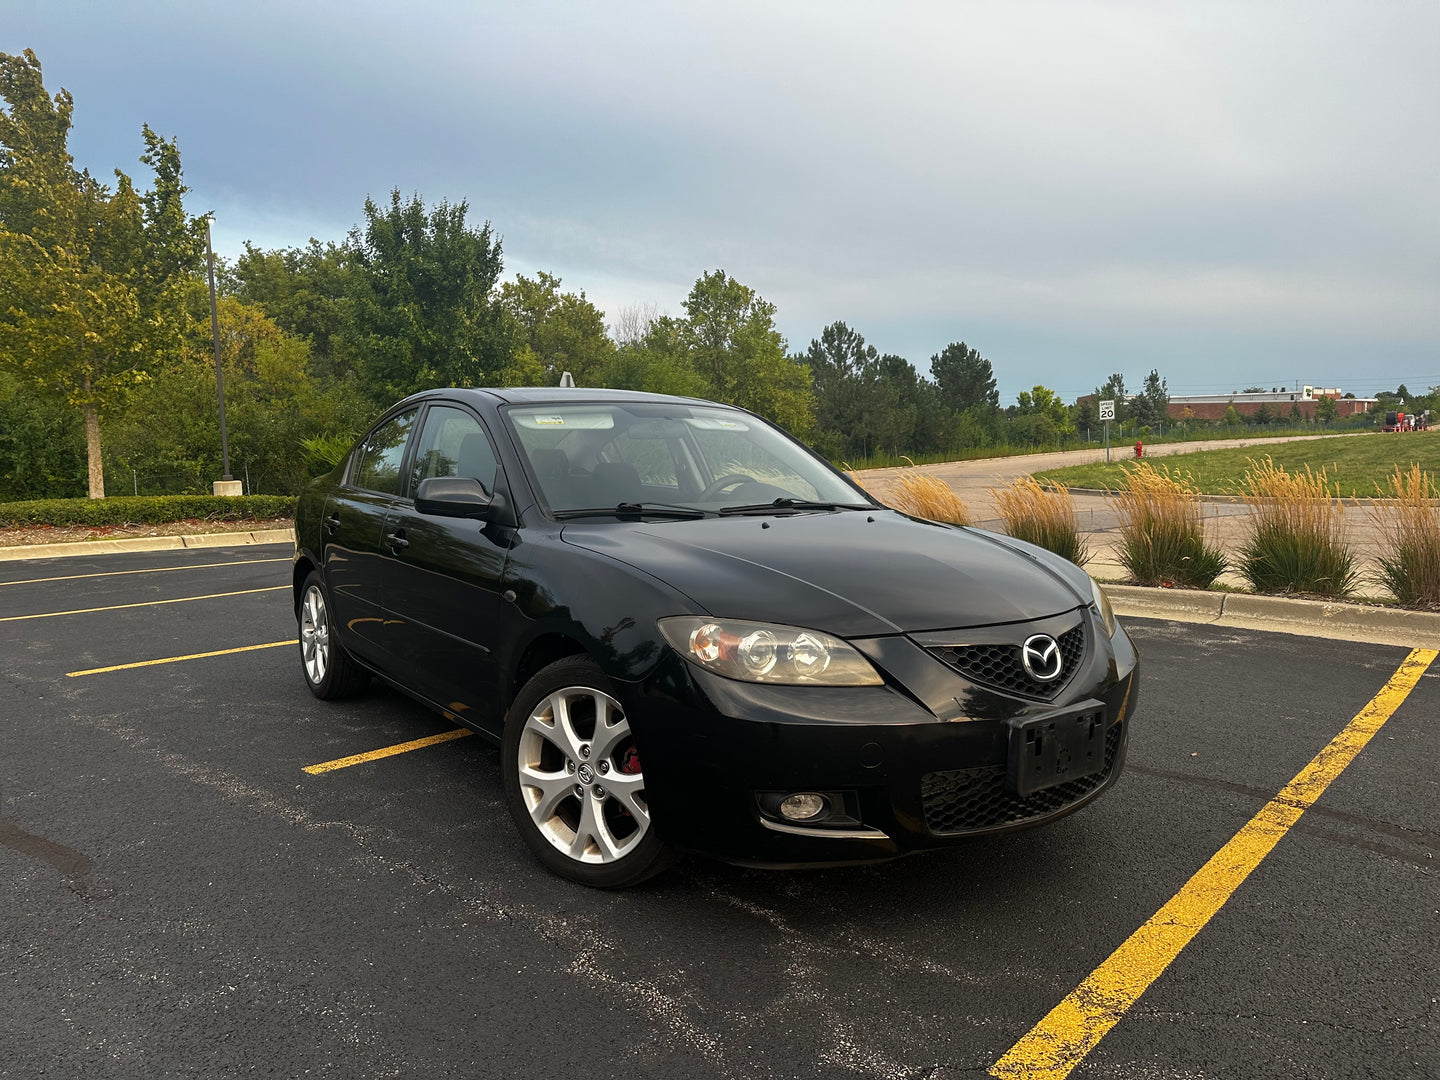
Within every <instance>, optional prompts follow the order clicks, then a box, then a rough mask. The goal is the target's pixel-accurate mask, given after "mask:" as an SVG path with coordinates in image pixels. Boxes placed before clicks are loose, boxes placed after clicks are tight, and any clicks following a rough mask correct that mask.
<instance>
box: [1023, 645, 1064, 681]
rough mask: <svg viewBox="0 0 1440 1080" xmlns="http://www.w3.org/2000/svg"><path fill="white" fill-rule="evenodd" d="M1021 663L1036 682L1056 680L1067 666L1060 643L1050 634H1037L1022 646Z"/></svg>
mask: <svg viewBox="0 0 1440 1080" xmlns="http://www.w3.org/2000/svg"><path fill="white" fill-rule="evenodd" d="M1020 663H1022V664H1024V665H1025V670H1026V672H1027V673H1028V674H1029V675H1030V677H1031V678H1032V679H1034V680H1035V681H1036V682H1054V681H1055V680H1056V679H1058V678H1059V677H1060V672H1061V671H1063V670H1064V668H1065V658H1064V657H1062V656H1061V655H1060V643H1059V642H1058V641H1056V640H1055V639H1054V638H1053V637H1051V636H1050V635H1049V634H1035V635H1033V636H1031V637H1028V638H1026V639H1025V644H1024V645H1021V646H1020Z"/></svg>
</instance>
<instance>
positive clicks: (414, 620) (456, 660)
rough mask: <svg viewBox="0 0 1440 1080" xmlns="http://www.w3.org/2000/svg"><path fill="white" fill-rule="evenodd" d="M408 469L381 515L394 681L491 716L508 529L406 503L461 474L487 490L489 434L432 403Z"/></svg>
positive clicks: (471, 713)
mask: <svg viewBox="0 0 1440 1080" xmlns="http://www.w3.org/2000/svg"><path fill="white" fill-rule="evenodd" d="M408 472H409V476H408V479H407V485H406V494H407V495H408V498H406V499H405V500H403V501H402V502H400V503H398V504H396V505H395V506H394V507H393V508H392V509H391V511H390V513H389V515H388V517H387V524H386V528H385V538H386V542H387V544H389V545H390V546H389V547H388V548H387V550H386V558H385V561H384V581H383V585H382V593H383V597H384V609H385V622H384V624H383V625H384V634H385V640H386V644H387V648H388V649H389V650H390V651H391V652H392V653H393V654H394V656H395V657H396V660H397V662H399V663H400V664H401V665H403V669H402V670H403V675H402V679H403V681H405V682H407V683H410V684H412V685H415V686H416V687H417V689H419V690H420V691H421V692H422V693H424V694H425V695H426V696H427V697H429V698H431V699H432V700H434V701H436V702H438V703H440V704H442V705H446V706H448V707H449V708H450V709H451V710H452V711H454V712H455V713H457V714H463V715H465V716H466V718H467V719H474V720H478V721H480V722H482V723H483V722H485V721H486V720H493V719H494V713H495V708H494V705H495V696H496V692H497V690H498V673H497V670H496V662H495V654H496V645H497V642H496V622H497V618H498V615H499V607H500V599H499V593H500V589H501V584H500V581H501V575H502V573H503V572H504V569H505V558H506V553H507V551H508V550H509V549H508V540H509V538H510V535H511V533H510V530H509V529H506V528H504V527H501V526H494V525H489V524H487V523H486V522H484V521H479V520H476V519H475V518H451V517H437V516H431V515H428V514H421V513H420V512H418V511H417V510H416V509H415V504H414V501H413V499H414V496H415V493H416V490H417V489H418V488H419V486H420V482H421V481H422V480H425V479H428V478H430V477H444V476H468V477H471V478H473V479H475V480H478V481H480V484H481V485H482V486H483V487H484V488H485V490H486V492H487V493H488V492H494V491H495V487H496V480H497V476H498V473H499V466H498V464H497V462H496V457H495V450H494V446H493V444H492V442H491V440H490V436H489V433H488V432H487V431H486V429H485V426H484V424H482V423H481V421H480V419H479V418H478V417H477V416H475V415H474V414H473V413H471V412H470V411H469V410H468V409H465V408H462V407H461V406H459V405H457V404H451V403H432V404H431V405H430V406H429V407H428V408H427V409H426V411H425V416H424V419H423V421H422V426H421V430H420V434H419V436H418V439H417V441H416V448H415V453H414V454H413V456H412V458H411V460H410V464H409V466H408Z"/></svg>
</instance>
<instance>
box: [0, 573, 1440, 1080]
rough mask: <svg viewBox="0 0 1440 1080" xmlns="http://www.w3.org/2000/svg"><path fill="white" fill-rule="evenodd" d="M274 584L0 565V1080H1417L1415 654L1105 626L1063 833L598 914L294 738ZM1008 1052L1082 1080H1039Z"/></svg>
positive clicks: (1419, 860) (360, 748)
mask: <svg viewBox="0 0 1440 1080" xmlns="http://www.w3.org/2000/svg"><path fill="white" fill-rule="evenodd" d="M288 554H289V553H288V551H287V550H285V549H283V548H270V547H247V548H235V549H210V550H202V551H194V552H173V551H172V552H160V553H154V554H149V555H121V556H108V557H105V558H96V559H64V560H51V561H47V562H32V563H9V564H5V565H3V566H0V655H3V656H4V657H5V661H4V665H3V671H4V676H5V678H4V682H3V685H0V718H3V723H0V882H3V884H0V897H3V910H4V913H5V915H6V916H7V917H6V918H5V919H4V921H3V924H0V925H3V931H0V933H3V935H4V940H3V946H0V986H3V987H4V988H5V989H4V990H3V991H0V1017H3V1019H0V1076H16V1077H21V1076H23V1077H31V1076H44V1075H54V1076H75V1075H86V1076H93V1077H110V1076H115V1077H120V1076H146V1077H151V1076H169V1075H182V1074H183V1075H231V1074H237V1073H242V1072H247V1071H253V1072H256V1073H262V1074H276V1075H285V1076H297V1075H304V1074H307V1073H309V1074H317V1075H334V1076H345V1077H352V1076H387V1075H395V1076H400V1075H417V1074H428V1075H431V1076H437V1077H443V1076H456V1077H460V1076H464V1077H474V1076H502V1075H503V1076H532V1075H533V1076H544V1077H553V1076H555V1075H560V1074H577V1073H578V1074H583V1075H588V1076H618V1075H625V1076H627V1077H631V1076H633V1077H675V1076H686V1077H691V1076H694V1077H710V1076H713V1077H746V1078H748V1077H766V1078H768V1077H774V1078H781V1077H853V1076H864V1077H869V1076H876V1077H917V1078H919V1077H928V1078H933V1080H940V1078H944V1077H952V1076H953V1077H958V1076H983V1075H987V1074H989V1072H990V1071H991V1070H992V1069H995V1070H996V1072H997V1073H1001V1074H1006V1075H1054V1076H1063V1075H1067V1074H1068V1075H1071V1076H1075V1077H1097V1078H1098V1077H1170V1076H1185V1077H1211V1076H1244V1077H1272V1076H1273V1077H1350V1076H1353V1077H1361V1076H1386V1077H1422V1076H1433V1075H1435V1064H1434V1063H1435V1062H1436V1061H1440V1012H1437V1005H1436V998H1437V996H1440V993H1437V990H1440V988H1437V986H1436V975H1435V972H1436V967H1437V965H1436V959H1437V956H1436V948H1437V946H1436V942H1437V940H1440V916H1437V909H1440V887H1437V878H1436V873H1435V856H1436V851H1437V848H1440V835H1437V832H1440V825H1437V821H1436V810H1435V808H1436V806H1437V805H1440V779H1437V774H1436V768H1435V766H1436V762H1437V760H1440V735H1437V723H1440V662H1434V663H1429V666H1428V668H1427V667H1425V664H1426V663H1428V662H1429V661H1428V657H1429V655H1430V654H1426V653H1417V654H1413V655H1412V654H1410V653H1409V652H1408V651H1407V650H1406V649H1401V648H1390V647H1383V646H1369V645H1355V644H1352V643H1340V642H1330V641H1326V640H1322V639H1313V638H1303V639H1302V638H1294V637H1288V636H1284V635H1274V634H1262V633H1244V632H1240V633H1237V632H1235V631H1233V630H1216V629H1214V628H1210V627H1205V626H1195V625H1182V624H1178V623H1164V622H1152V621H1139V620H1136V621H1130V622H1128V623H1127V625H1129V627H1130V628H1131V630H1132V633H1133V635H1134V637H1135V638H1136V640H1137V642H1138V643H1139V645H1140V648H1141V652H1142V656H1143V662H1144V668H1143V685H1142V689H1141V700H1140V709H1139V712H1138V714H1137V719H1136V722H1135V727H1134V729H1133V734H1132V743H1131V750H1130V759H1129V763H1128V765H1127V770H1126V773H1125V775H1124V776H1123V778H1122V780H1121V781H1120V783H1119V784H1118V785H1117V787H1116V789H1115V790H1114V791H1113V792H1112V793H1111V794H1109V795H1108V796H1107V797H1105V798H1103V799H1101V800H1099V801H1098V802H1096V803H1095V804H1093V805H1092V806H1090V807H1088V808H1086V809H1085V810H1083V811H1081V812H1079V813H1077V814H1075V815H1072V816H1070V817H1068V818H1066V819H1064V820H1062V821H1061V822H1058V823H1056V824H1055V825H1052V826H1050V827H1048V828H1044V829H1039V830H1035V831H1031V832H1028V833H1023V834H1019V835H1014V836H1010V837H1003V838H998V839H993V840H977V841H975V842H973V843H971V844H968V845H966V846H964V847H961V848H959V849H956V850H953V851H948V852H941V853H935V854H930V855H924V856H918V857H914V858H911V859H906V860H902V861H899V862H895V863H889V864H884V865H879V866H871V867H861V868H852V869H845V870H827V871H811V872H803V873H801V872H765V871H754V870H741V869H736V868H732V867H728V866H724V865H720V864H716V863H711V862H707V861H702V860H698V859H694V860H689V861H686V862H683V863H681V864H680V866H679V867H677V868H676V869H675V870H674V871H672V872H671V873H670V874H669V875H667V876H665V877H663V878H661V879H659V880H658V881H656V882H654V883H652V884H650V885H648V886H646V887H643V888H641V889H637V890H633V891H630V892H624V893H613V894H612V893H602V892H596V891H592V890H586V889H582V888H579V887H576V886H572V885H569V884H566V883H564V882H561V881H559V880H558V879H556V878H554V877H552V876H550V875H548V874H547V873H546V872H545V871H544V870H542V869H541V868H540V867H539V866H538V865H537V864H536V863H535V862H534V861H533V860H532V859H531V858H530V856H529V855H528V853H527V852H526V850H525V848H524V847H523V845H522V843H521V842H520V839H519V837H518V836H517V835H516V834H515V832H514V830H513V828H512V827H511V825H510V822H509V819H508V817H507V815H506V813H505V810H504V806H503V804H502V798H501V784H500V776H499V770H498V766H497V760H496V759H497V754H496V751H495V750H494V748H493V747H491V746H490V745H489V744H488V743H487V742H486V741H485V740H483V739H481V738H478V737H454V735H453V733H454V732H455V730H456V729H455V725H454V724H453V723H451V722H448V721H446V720H445V719H444V718H442V717H439V716H436V715H434V714H431V713H429V712H427V711H425V710H423V709H421V708H419V707H418V706H416V705H414V704H413V703H411V702H409V701H408V700H407V699H405V698H404V697H402V696H400V695H398V694H395V693H393V692H390V691H388V690H385V689H383V688H380V687H378V686H377V687H375V688H374V689H372V690H371V691H370V692H369V693H368V694H366V695H364V696H363V697H361V698H359V699H356V700H353V701H347V702H343V703H335V704H329V703H322V702H318V701H315V700H314V699H313V698H311V697H310V695H309V694H308V692H307V691H306V689H305V685H304V681H303V679H302V678H301V675H300V672H299V668H298V658H297V655H296V652H295V650H294V648H293V647H289V646H286V645H284V644H281V643H285V642H289V641H291V640H293V637H294V632H295V626H294V620H293V617H292V615H291V612H290V609H289V594H288V591H287V590H288V588H289V560H288ZM89 575H97V576H89ZM60 612H71V614H57V613H60ZM1415 644H1416V645H1428V646H1429V647H1431V648H1433V647H1434V646H1435V644H1436V643H1424V642H1417V643H1415ZM240 650H243V651H240ZM178 657H193V659H175V658H178ZM1407 657H1409V658H1410V664H1409V666H1408V668H1407V667H1406V661H1407ZM155 660H165V661H169V662H166V663H159V664H156V663H146V665H145V666H131V665H136V664H139V663H141V662H149V661H155ZM99 669H109V670H99ZM1404 670H1408V671H1410V672H1411V673H1412V674H1414V675H1415V678H1414V679H1412V680H1411V681H1412V682H1413V689H1407V691H1406V692H1405V693H1397V694H1392V695H1391V696H1390V697H1389V698H1387V697H1386V696H1385V693H1384V688H1385V687H1386V686H1387V684H1391V683H1392V681H1393V680H1394V679H1396V677H1397V674H1399V673H1401V672H1402V671H1404ZM82 673H87V674H82ZM1375 702H1382V703H1383V704H1384V705H1386V706H1387V707H1388V708H1389V709H1390V711H1389V712H1388V713H1386V715H1385V716H1384V717H1383V718H1381V717H1379V716H1378V715H1376V714H1375V708H1376V706H1375V705H1374V704H1373V703H1375ZM1367 709H1368V710H1370V711H1369V712H1367ZM1367 716H1368V717H1369V720H1367V721H1365V722H1364V723H1362V725H1361V726H1362V727H1366V730H1367V731H1369V732H1373V734H1371V736H1370V738H1369V741H1368V743H1365V744H1364V745H1363V747H1359V746H1356V745H1354V740H1353V739H1352V740H1350V742H1348V743H1347V742H1345V741H1344V740H1341V742H1342V743H1343V744H1344V745H1342V746H1341V749H1342V750H1346V752H1348V753H1350V755H1351V756H1350V757H1347V758H1345V759H1344V760H1343V761H1342V760H1341V758H1340V757H1339V756H1337V755H1338V754H1339V753H1340V751H1339V750H1335V751H1333V752H1330V753H1327V755H1325V756H1324V758H1323V760H1322V765H1323V767H1324V768H1325V769H1326V770H1328V771H1327V773H1326V780H1327V782H1328V786H1326V787H1324V789H1323V793H1320V794H1318V798H1316V799H1315V801H1314V802H1313V805H1309V806H1308V807H1303V806H1301V805H1299V803H1300V801H1301V800H1300V799H1299V797H1298V796H1297V795H1296V794H1295V789H1291V790H1290V793H1289V794H1287V795H1286V796H1285V797H1284V798H1282V799H1280V800H1279V802H1278V804H1276V805H1277V806H1278V807H1279V809H1278V811H1277V812H1279V813H1281V814H1282V815H1289V816H1288V817H1287V818H1286V824H1287V826H1288V827H1287V829H1285V830H1282V831H1280V832H1277V833H1275V834H1274V835H1272V836H1270V837H1269V841H1270V842H1273V843H1274V846H1273V849H1268V850H1267V851H1265V852H1261V853H1260V857H1259V858H1257V859H1255V860H1254V865H1253V867H1251V868H1249V869H1245V870H1244V872H1243V873H1241V872H1239V870H1236V869H1234V868H1231V869H1230V870H1225V871H1224V872H1225V873H1227V874H1229V877H1227V878H1226V881H1227V883H1228V887H1229V888H1230V889H1231V891H1229V892H1227V893H1225V895H1224V896H1216V895H1214V894H1213V890H1212V892H1211V893H1210V894H1207V896H1206V897H1202V898H1200V899H1199V900H1197V901H1196V903H1197V904H1201V903H1202V901H1203V902H1204V903H1209V904H1210V905H1211V908H1212V909H1213V913H1212V914H1210V915H1208V916H1207V918H1208V921H1207V922H1204V924H1203V927H1201V928H1200V929H1199V930H1198V932H1197V933H1195V935H1194V937H1193V939H1192V940H1189V942H1188V944H1185V945H1184V947H1183V949H1181V950H1179V951H1178V952H1177V954H1176V955H1174V956H1173V957H1172V958H1170V959H1168V960H1166V961H1165V962H1163V963H1158V965H1157V964H1156V963H1155V962H1154V961H1155V958H1154V957H1153V956H1150V955H1149V953H1146V954H1145V955H1146V956H1147V957H1148V959H1147V963H1149V964H1150V970H1147V971H1143V972H1142V971H1140V970H1139V968H1140V967H1141V966H1143V965H1138V966H1137V965H1135V964H1130V963H1128V962H1127V965H1125V966H1123V968H1122V969H1120V970H1119V974H1118V975H1115V977H1114V979H1113V980H1112V981H1111V982H1107V983H1106V984H1105V985H1107V986H1111V985H1114V986H1118V987H1119V988H1120V991H1124V992H1123V993H1121V992H1120V991H1117V994H1118V996H1117V997H1116V998H1114V999H1110V1000H1108V1003H1106V1002H1102V1004H1103V1005H1105V1009H1108V1010H1109V1014H1110V1015H1109V1016H1108V1019H1106V1021H1105V1023H1106V1024H1113V1027H1107V1028H1106V1033H1104V1037H1103V1039H1099V1040H1098V1041H1096V1036H1095V1035H1094V1032H1093V1031H1090V1033H1089V1034H1088V1035H1087V1033H1086V1032H1087V1030H1089V1029H1085V1028H1084V1027H1083V1023H1082V1024H1081V1026H1080V1027H1079V1028H1076V1027H1075V1026H1074V1024H1072V1026H1071V1027H1069V1028H1067V1027H1065V1026H1064V1025H1063V1024H1060V1025H1059V1026H1055V1027H1053V1028H1049V1029H1047V1028H1044V1027H1043V1022H1044V1021H1045V1020H1046V1018H1047V1017H1050V1016H1051V1015H1052V1013H1053V1011H1054V1010H1056V1009H1057V1006H1061V1005H1062V1004H1063V1003H1064V1002H1066V1001H1067V1000H1070V997H1071V995H1072V994H1073V993H1074V992H1075V991H1076V990H1077V988H1082V987H1086V986H1093V985H1095V984H1094V983H1093V982H1087V980H1092V979H1093V978H1094V977H1095V976H1096V973H1097V972H1102V971H1104V970H1106V969H1105V968H1104V965H1105V964H1106V962H1107V959H1108V958H1110V957H1111V956H1112V954H1114V953H1115V951H1116V950H1117V948H1119V947H1121V946H1122V945H1124V944H1125V943H1126V942H1127V941H1128V940H1130V939H1132V935H1135V934H1136V932H1137V931H1138V930H1140V929H1141V928H1142V927H1145V926H1147V924H1149V922H1150V920H1152V917H1154V916H1155V915H1156V913H1157V912H1160V911H1162V909H1165V907H1166V905H1167V904H1168V903H1171V902H1172V900H1173V899H1174V898H1176V897H1177V896H1185V895H1187V894H1185V892H1184V890H1185V889H1186V887H1187V883H1189V882H1191V880H1192V877H1193V876H1194V875H1196V872H1197V871H1199V870H1201V868H1202V867H1205V866H1206V865H1207V862H1208V861H1210V860H1211V859H1212V858H1213V857H1214V856H1215V855H1216V854H1217V852H1221V851H1222V850H1229V849H1227V844H1230V843H1231V841H1232V840H1233V839H1234V838H1236V837H1237V834H1241V833H1242V830H1243V829H1245V827H1246V825H1247V823H1248V822H1251V820H1252V819H1253V818H1255V816H1256V815H1257V813H1260V812H1261V811H1262V810H1264V809H1265V808H1266V807H1267V806H1269V805H1271V804H1272V803H1274V802H1275V800H1276V799H1277V796H1278V795H1280V794H1281V793H1282V791H1286V790H1287V785H1289V784H1290V783H1291V781H1292V780H1293V779H1294V778H1295V777H1296V776H1297V774H1300V773H1301V772H1302V770H1305V769H1306V768H1307V764H1308V763H1310V762H1312V759H1314V758H1316V755H1317V754H1319V753H1320V752H1321V751H1322V749H1324V748H1326V747H1329V746H1332V743H1333V742H1334V741H1335V740H1336V738H1337V736H1338V735H1340V734H1341V733H1342V732H1343V731H1347V730H1352V729H1350V725H1351V724H1352V721H1354V720H1355V718H1356V717H1362V718H1363V717H1367ZM1367 725H1368V726H1367ZM407 744H414V745H413V746H409V745H407ZM396 747H405V749H404V750H403V751H402V752H391V753H388V754H384V755H374V754H372V752H374V751H379V750H383V749H386V748H396ZM331 763H339V764H338V765H337V766H336V767H331V768H327V769H323V770H315V771H311V772H307V771H306V767H307V766H309V767H314V766H319V765H325V764H331ZM695 797H696V798H697V799H703V798H704V797H705V793H704V792H703V791H696V793H695ZM1243 846H1247V845H1245V844H1242V847H1243ZM1252 854H1253V852H1252ZM1236 866H1237V867H1238V866H1239V864H1238V863H1236ZM1242 869H1243V868H1242ZM1217 901H1218V902H1217ZM1186 903H1187V904H1188V901H1186ZM1202 906H1203V904H1202ZM1187 910H1190V909H1189V908H1187ZM1187 917H1189V916H1187ZM1167 921H1169V922H1173V921H1174V920H1167ZM1146 947H1147V948H1148V947H1149V946H1148V945H1147V946H1146ZM1123 955H1126V954H1122V956H1123ZM1112 974H1114V973H1113V972H1112ZM1126 994H1128V995H1129V996H1128V998H1126ZM1080 996H1081V997H1082V998H1084V999H1085V1000H1086V1001H1089V1002H1092V1003H1093V1002H1094V1001H1095V1000H1097V998H1096V996H1095V995H1094V994H1093V993H1090V992H1089V991H1085V992H1082V994H1081V995H1080ZM1121 1000H1124V1005H1123V1007H1122V1006H1120V1005H1116V1004H1115V1002H1116V1001H1121ZM1101 1011H1102V1012H1103V1011H1105V1010H1104V1009H1102V1010H1101ZM1117 1021H1118V1022H1117ZM1077 1023H1079V1022H1077ZM1037 1025H1042V1026H1040V1027H1037ZM1032 1030H1033V1031H1035V1032H1037V1034H1036V1035H1035V1036H1034V1039H1036V1040H1040V1041H1041V1042H1044V1043H1046V1044H1047V1045H1050V1046H1056V1045H1068V1044H1066V1040H1067V1039H1069V1040H1071V1041H1072V1042H1073V1041H1075V1040H1080V1041H1082V1042H1083V1041H1084V1040H1085V1039H1087V1038H1088V1039H1089V1040H1090V1041H1089V1043H1086V1045H1085V1047H1084V1048H1083V1051H1085V1052H1080V1053H1078V1054H1071V1057H1070V1058H1069V1059H1068V1060H1067V1061H1066V1063H1065V1064H1064V1065H1063V1067H1060V1068H1058V1069H1055V1070H1052V1071H1050V1072H1043V1073H1042V1072H1040V1071H1038V1070H1039V1069H1040V1065H1038V1064H1036V1061H1038V1058H1034V1057H1031V1058H1027V1057H1025V1056H1024V1053H1023V1052H1021V1051H1019V1050H1018V1048H1019V1047H1022V1046H1024V1045H1026V1044H1025V1039H1026V1037H1027V1033H1030V1032H1032ZM1032 1049H1033V1040H1032ZM1017 1055H1018V1056H1017ZM1006 1062H1009V1065H1008V1066H1007V1065H1006ZM1027 1062H1028V1064H1027ZM1017 1063H1018V1064H1017Z"/></svg>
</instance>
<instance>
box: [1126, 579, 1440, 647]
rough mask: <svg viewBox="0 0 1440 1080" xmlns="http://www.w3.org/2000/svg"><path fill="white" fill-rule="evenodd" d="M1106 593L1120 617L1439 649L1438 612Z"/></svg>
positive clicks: (1241, 597) (1194, 593) (1142, 591)
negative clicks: (1436, 646)
mask: <svg viewBox="0 0 1440 1080" xmlns="http://www.w3.org/2000/svg"><path fill="white" fill-rule="evenodd" d="M1105 592H1106V594H1107V595H1108V596H1109V597H1110V602H1111V604H1112V605H1113V606H1114V608H1115V612H1116V614H1118V615H1121V616H1126V615H1130V616H1135V617H1138V618H1152V619H1173V620H1175V621H1178V622H1203V623H1208V624H1210V625H1212V626H1230V627H1235V628H1237V629H1246V630H1268V631H1271V632H1275V633H1284V634H1298V635H1300V636H1302V637H1323V638H1331V639H1335V640H1339V641H1360V642H1368V643H1370V644H1375V645H1403V646H1410V647H1413V646H1416V645H1423V646H1426V647H1428V648H1434V647H1435V645H1436V644H1440V613H1435V612H1428V611H1407V610H1405V609H1403V608H1388V607H1371V606H1367V605H1365V604H1344V603H1337V602H1335V601H1329V600H1300V599H1296V598H1293V597H1288V596H1256V595H1254V594H1251V593H1212V592H1201V591H1199V590H1194V589H1148V588H1143V587H1141V586H1136V585H1106V586H1105Z"/></svg>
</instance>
